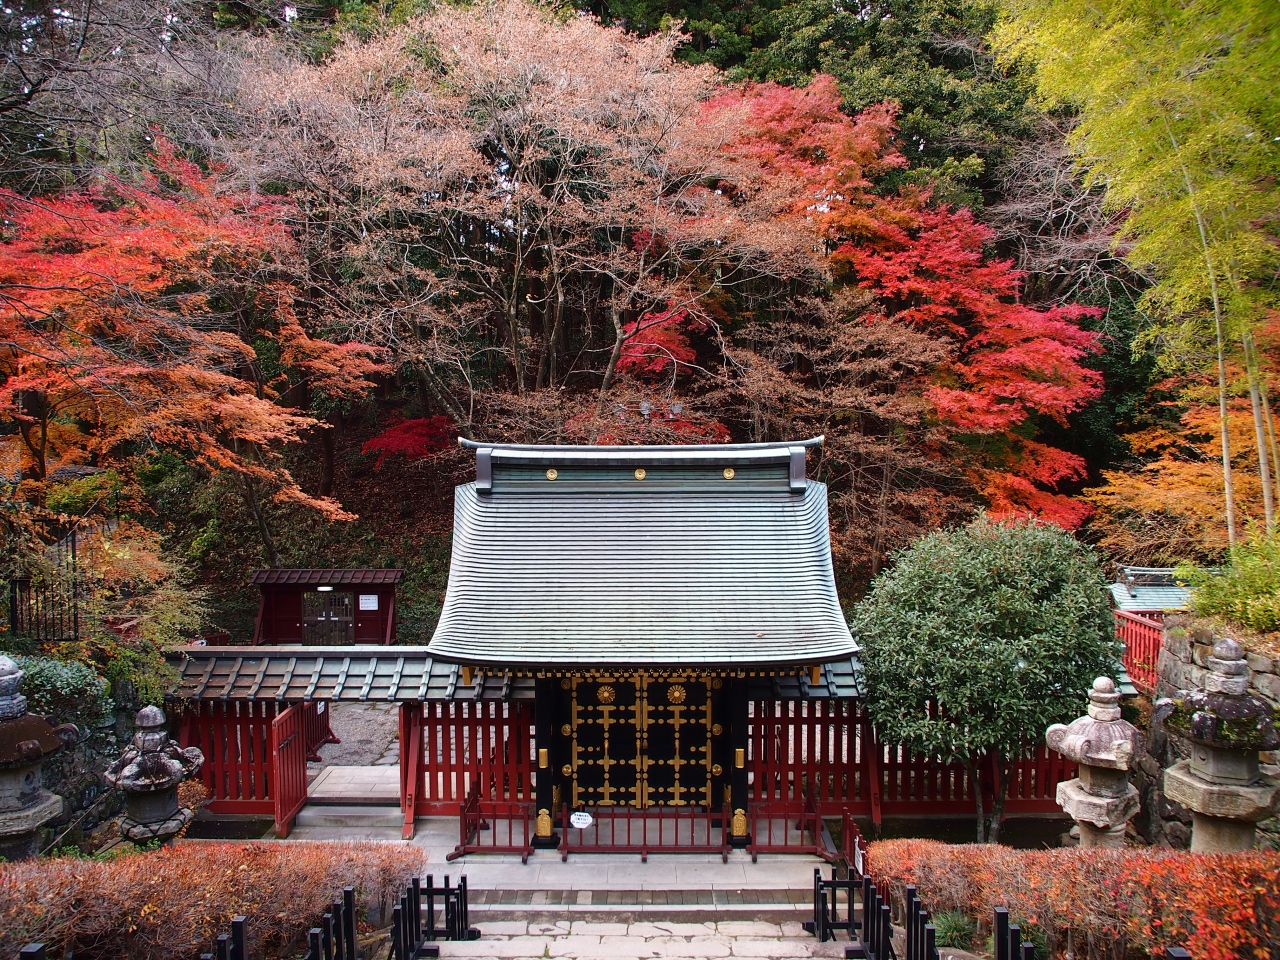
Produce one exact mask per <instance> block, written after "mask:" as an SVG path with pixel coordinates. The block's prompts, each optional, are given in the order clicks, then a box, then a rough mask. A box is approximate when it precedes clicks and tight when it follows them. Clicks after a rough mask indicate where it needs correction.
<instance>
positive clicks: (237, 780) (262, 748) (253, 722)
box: [178, 700, 277, 814]
mask: <svg viewBox="0 0 1280 960" xmlns="http://www.w3.org/2000/svg"><path fill="white" fill-rule="evenodd" d="M276 710H277V704H276V703H275V701H272V700H268V701H256V702H229V703H228V702H222V701H208V700H203V701H196V702H194V703H191V704H189V705H188V706H187V709H186V710H184V711H183V714H182V723H181V726H180V730H179V734H178V738H179V742H180V743H181V744H182V745H183V746H184V747H199V748H200V751H201V752H202V753H203V754H204V766H202V767H201V768H200V780H201V782H202V783H203V784H204V787H205V789H206V790H208V791H209V796H210V798H211V799H210V801H209V804H208V806H207V809H208V810H209V811H210V812H211V813H254V814H274V813H275V802H274V796H273V790H272V784H273V782H274V772H273V764H274V759H273V756H272V744H271V724H272V721H273V720H275V718H276Z"/></svg>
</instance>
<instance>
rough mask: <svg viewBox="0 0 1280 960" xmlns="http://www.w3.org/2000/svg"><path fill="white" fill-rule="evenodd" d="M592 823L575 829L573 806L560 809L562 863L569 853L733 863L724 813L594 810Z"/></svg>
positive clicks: (682, 809) (674, 809)
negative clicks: (713, 857)
mask: <svg viewBox="0 0 1280 960" xmlns="http://www.w3.org/2000/svg"><path fill="white" fill-rule="evenodd" d="M574 813H587V814H589V815H590V817H591V823H590V824H589V825H587V826H584V827H575V826H573V824H572V820H571V819H570V817H571V816H572V815H573V814H571V813H570V809H569V804H567V803H566V804H564V806H563V807H562V808H561V817H560V823H559V828H560V859H561V860H567V859H569V854H570V853H638V854H640V859H641V861H647V860H648V859H649V854H650V853H661V852H663V851H666V852H669V853H676V852H679V853H718V854H720V859H721V860H722V861H725V862H727V861H728V859H729V830H730V817H729V816H728V811H727V809H726V811H725V813H724V814H722V813H721V812H720V811H718V810H712V809H709V808H706V807H694V806H683V807H665V806H654V807H645V808H643V809H641V808H639V807H628V806H616V807H592V808H590V809H589V810H577V811H574Z"/></svg>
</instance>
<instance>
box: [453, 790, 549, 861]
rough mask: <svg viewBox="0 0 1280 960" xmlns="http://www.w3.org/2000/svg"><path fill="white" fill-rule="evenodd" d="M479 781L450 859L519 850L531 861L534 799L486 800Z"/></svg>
mask: <svg viewBox="0 0 1280 960" xmlns="http://www.w3.org/2000/svg"><path fill="white" fill-rule="evenodd" d="M482 790H483V788H482V787H481V784H480V781H479V780H476V781H475V782H474V783H473V784H472V785H471V790H470V792H469V793H468V794H467V799H466V800H465V801H463V803H462V809H461V811H460V813H459V817H458V820H459V826H460V833H461V836H460V837H459V840H458V845H457V846H456V847H455V848H454V849H453V852H452V853H449V854H446V855H445V859H446V860H455V859H457V858H458V857H461V856H463V855H464V854H468V853H518V854H520V862H521V863H528V862H529V854H531V853H532V852H533V836H534V829H535V826H534V825H535V819H534V810H533V806H534V805H533V801H513V800H485V799H483V798H482V796H481V794H482Z"/></svg>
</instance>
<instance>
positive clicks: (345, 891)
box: [342, 887, 356, 960]
mask: <svg viewBox="0 0 1280 960" xmlns="http://www.w3.org/2000/svg"><path fill="white" fill-rule="evenodd" d="M342 935H343V938H344V940H345V941H346V946H345V948H344V953H345V957H344V960H356V888H355V887H343V888H342Z"/></svg>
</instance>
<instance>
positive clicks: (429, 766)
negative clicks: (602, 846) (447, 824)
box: [400, 700, 534, 836]
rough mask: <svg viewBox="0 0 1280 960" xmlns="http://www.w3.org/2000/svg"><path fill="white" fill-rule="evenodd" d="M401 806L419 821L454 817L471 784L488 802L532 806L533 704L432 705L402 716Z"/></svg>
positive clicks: (410, 707)
mask: <svg viewBox="0 0 1280 960" xmlns="http://www.w3.org/2000/svg"><path fill="white" fill-rule="evenodd" d="M400 744H401V774H400V800H401V803H402V805H403V808H404V810H405V816H406V824H405V829H406V831H407V835H409V836H411V835H412V833H411V832H408V831H411V829H412V824H411V823H409V822H408V816H409V811H411V810H412V811H413V812H414V815H415V816H419V817H429V816H441V815H445V816H455V815H456V814H457V813H458V809H459V804H461V803H462V802H463V801H464V800H466V798H467V796H468V794H469V793H470V790H471V784H472V783H473V782H475V781H479V782H480V784H481V785H482V790H483V792H484V798H485V799H486V800H488V799H496V800H510V801H532V800H533V799H534V790H533V769H534V752H533V704H531V703H526V702H519V701H517V702H512V703H502V702H500V701H497V700H480V701H474V700H473V701H454V702H442V701H429V702H427V703H421V704H405V705H404V706H402V707H401V712H400Z"/></svg>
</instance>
